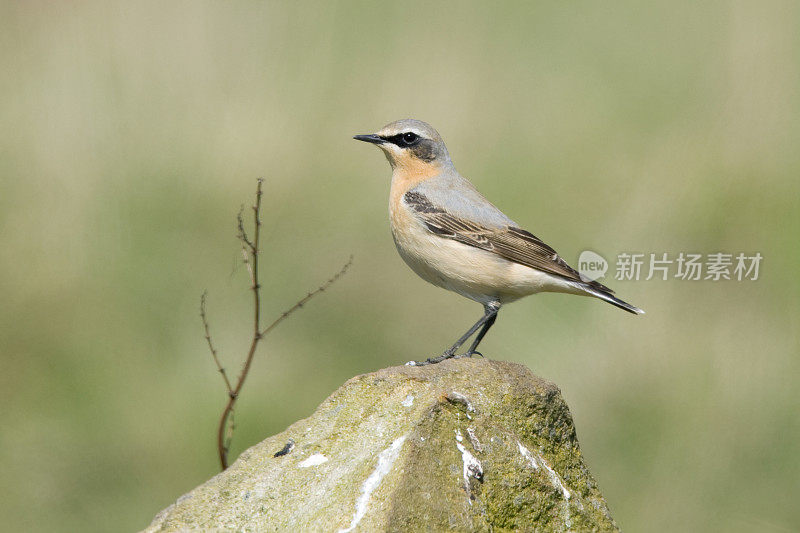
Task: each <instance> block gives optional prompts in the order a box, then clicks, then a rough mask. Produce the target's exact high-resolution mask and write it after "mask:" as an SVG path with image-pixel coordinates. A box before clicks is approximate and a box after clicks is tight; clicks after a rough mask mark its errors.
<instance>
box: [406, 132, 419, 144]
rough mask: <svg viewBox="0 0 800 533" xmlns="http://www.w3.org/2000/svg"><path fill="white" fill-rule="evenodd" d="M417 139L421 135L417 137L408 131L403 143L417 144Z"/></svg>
mask: <svg viewBox="0 0 800 533" xmlns="http://www.w3.org/2000/svg"><path fill="white" fill-rule="evenodd" d="M417 139H419V135H417V134H416V133H414V132H413V131H407V132H406V133H404V134H403V142H404V143H406V144H408V145H411V144H414V143H415V142H417Z"/></svg>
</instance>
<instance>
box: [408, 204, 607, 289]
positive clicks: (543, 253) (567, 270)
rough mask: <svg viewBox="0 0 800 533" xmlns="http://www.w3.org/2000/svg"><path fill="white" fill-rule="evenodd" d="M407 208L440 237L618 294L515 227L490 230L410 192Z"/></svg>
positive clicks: (538, 240) (535, 238)
mask: <svg viewBox="0 0 800 533" xmlns="http://www.w3.org/2000/svg"><path fill="white" fill-rule="evenodd" d="M403 199H404V200H405V202H406V204H407V205H408V206H409V207H410V208H411V209H412V210H413V211H414V212H415V213H416V214H417V216H418V217H419V218H420V219H422V221H423V222H424V224H425V226H426V227H427V228H428V229H429V230H430V231H431V232H432V233H435V234H436V235H439V236H440V237H444V238H447V239H453V240H455V241H458V242H460V243H463V244H467V245H469V246H474V247H475V248H480V249H481V250H486V251H489V252H492V253H495V254H497V255H499V256H501V257H503V258H505V259H508V260H509V261H513V262H514V263H519V264H520V265H524V266H527V267H530V268H535V269H537V270H542V271H544V272H547V273H548V274H554V275H556V276H560V277H562V278H565V279H568V280H570V281H577V282H579V283H584V284H586V285H588V286H590V287H592V288H594V289H597V290H600V291H602V292H606V293H608V294H613V293H614V291H612V290H611V289H609V288H608V287H606V286H605V285H602V284H601V283H598V282H596V281H584V280H583V279H581V276H580V274H579V273H578V272H577V271H576V270H575V269H574V268H572V267H571V266H569V265H568V264H567V262H566V261H564V260H563V259H562V258H561V257H560V256H559V255H558V254H557V253H556V251H555V250H553V249H552V248H551V247H550V246H548V245H546V244H545V243H544V242H542V240H541V239H540V238H538V237H536V236H535V235H533V234H532V233H529V232H527V231H525V230H524V229H520V228H516V227H513V226H505V227H502V228H494V229H492V228H486V227H483V226H481V225H480V224H477V223H475V222H471V221H469V220H466V219H464V218H461V217H457V216H454V215H452V214H450V213H448V212H447V211H446V210H445V209H442V208H441V207H437V206H435V205H433V203H431V201H430V200H429V199H428V198H427V197H426V196H425V195H424V194H422V193H419V192H416V191H409V192H407V193H406V194H405V195H404V196H403Z"/></svg>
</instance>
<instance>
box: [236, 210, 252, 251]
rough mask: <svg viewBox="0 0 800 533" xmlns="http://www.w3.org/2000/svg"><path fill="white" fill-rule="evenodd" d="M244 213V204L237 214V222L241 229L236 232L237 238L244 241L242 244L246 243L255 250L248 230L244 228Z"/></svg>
mask: <svg viewBox="0 0 800 533" xmlns="http://www.w3.org/2000/svg"><path fill="white" fill-rule="evenodd" d="M243 213H244V206H242V207H240V208H239V214H237V215H236V223H237V225H238V229H239V233H237V234H236V238H237V239H239V240H240V241H242V244H244V245H246V246H247V247H248V248H249V249H250V250H253V248H254V247H253V243H252V242H251V241H250V239H248V238H247V232H246V231H245V230H244V217H243Z"/></svg>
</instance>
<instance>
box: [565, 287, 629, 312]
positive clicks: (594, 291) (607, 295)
mask: <svg viewBox="0 0 800 533" xmlns="http://www.w3.org/2000/svg"><path fill="white" fill-rule="evenodd" d="M597 285H600V284H599V283H597ZM579 286H580V288H581V289H583V290H584V291H585V292H587V293H589V294H591V295H592V296H595V297H597V298H600V299H601V300H605V301H606V302H608V303H610V304H611V305H616V306H617V307H619V308H620V309H624V310H626V311H627V312H629V313H633V314H634V315H643V314H644V311H643V310H642V309H639V308H638V307H636V306H635V305H631V304H629V303H628V302H623V301H622V300H620V299H619V298H617V297H616V296H614V295H613V294H612V293H611V290H610V289H608V292H606V291H604V290H600V289H598V288H595V287H592V286H591V285H589V284H585V283H581V284H580V285H579ZM600 287H603V288H604V289H605V288H606V287H605V286H604V285H600Z"/></svg>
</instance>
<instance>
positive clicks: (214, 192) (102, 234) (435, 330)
mask: <svg viewBox="0 0 800 533" xmlns="http://www.w3.org/2000/svg"><path fill="white" fill-rule="evenodd" d="M799 27H800V7H798V4H797V3H794V2H718V3H716V2H705V3H702V5H697V4H695V3H689V2H686V3H675V2H660V3H641V2H620V3H613V4H608V3H599V2H569V3H556V2H552V3H551V2H548V3H537V4H532V3H522V2H519V3H503V4H494V3H489V2H486V3H473V4H469V3H466V2H450V3H428V2H413V1H409V2H391V3H390V2H380V3H379V2H366V1H365V2H345V3H338V2H330V3H323V2H317V3H289V2H287V3H282V4H277V3H266V4H260V3H255V2H249V3H219V4H211V3H200V2H170V3H162V2H132V3H128V2H122V3H96V4H89V3H75V2H70V3H47V2H30V3H28V2H4V3H3V4H2V7H0V61H2V63H1V64H2V71H1V72H0V90H1V91H2V92H1V93H0V94H2V100H1V101H0V120H1V121H2V124H3V127H2V129H0V231H1V233H0V238H1V239H2V240H1V241H0V242H1V243H2V247H0V249H1V250H2V252H0V269H2V270H1V272H2V275H1V276H0V295H2V306H0V349H1V350H2V367H3V371H2V372H0V401H2V412H3V417H2V418H3V423H2V432H1V433H0V467H1V468H2V476H1V477H0V494H3V496H2V498H0V523H2V528H3V529H7V530H9V531H22V530H25V531H53V530H72V531H79V530H80V531H111V530H116V531H124V530H135V529H139V528H142V527H144V526H146V525H147V524H148V523H149V522H150V520H151V519H152V517H153V516H154V515H155V513H156V512H157V511H159V510H160V509H162V508H164V507H166V506H167V505H169V504H170V503H171V502H172V501H173V500H174V499H175V498H177V497H178V496H180V495H181V494H183V493H185V492H187V491H188V490H190V489H191V488H193V487H194V486H196V485H198V484H200V483H201V482H203V481H204V480H206V479H207V478H209V477H210V476H212V475H214V474H215V473H216V472H217V471H218V467H217V462H216V461H217V459H216V450H215V428H216V423H217V418H218V416H219V413H220V410H221V409H222V406H223V404H224V402H225V398H226V397H225V392H224V388H223V386H222V383H221V380H220V379H219V376H218V375H217V373H216V372H215V369H214V366H213V363H212V360H211V357H210V355H209V354H208V352H207V349H206V346H205V344H204V343H205V340H204V338H203V332H202V326H201V322H200V319H199V317H198V304H199V298H200V294H201V293H202V292H203V290H204V289H208V291H209V315H210V320H211V326H212V331H213V333H214V336H215V339H216V342H217V345H218V347H219V349H220V353H221V357H222V358H223V360H224V361H225V363H226V366H227V367H228V368H229V370H230V371H231V372H232V373H234V374H235V373H236V372H237V371H238V370H237V369H238V365H239V362H240V361H241V360H242V358H243V356H244V353H245V351H246V348H247V344H248V336H249V328H250V318H251V315H250V313H251V310H250V299H249V298H250V295H249V294H248V292H247V279H246V272H245V270H244V269H243V268H242V266H241V264H240V256H239V252H238V247H237V242H236V240H235V215H236V212H237V211H238V209H239V206H240V205H241V204H242V203H247V204H249V203H250V202H252V197H253V192H254V189H255V180H256V178H258V177H260V176H263V177H264V178H265V180H266V181H265V198H264V204H265V214H264V224H265V226H264V247H265V253H264V255H263V268H262V270H261V276H262V280H263V285H264V293H265V300H266V301H265V302H264V315H265V317H266V320H270V319H271V317H274V316H276V315H277V314H278V313H279V312H280V311H281V310H282V309H283V308H285V307H288V306H289V305H291V304H292V303H293V302H294V301H295V300H296V299H297V298H298V297H299V296H301V295H303V294H305V292H306V291H307V290H309V289H312V288H314V287H316V286H317V285H318V284H319V283H320V282H321V281H323V280H324V279H326V278H327V277H328V276H329V275H330V274H332V273H333V272H335V271H336V270H338V269H339V267H340V266H341V264H343V263H344V262H345V261H346V260H347V257H348V256H349V255H350V254H353V255H354V256H355V261H354V265H353V267H352V269H351V271H350V273H349V274H348V275H347V276H346V277H344V278H343V279H342V280H341V281H340V282H339V283H338V284H336V285H335V286H334V287H333V288H332V289H331V290H330V291H329V292H327V293H325V294H324V295H323V296H321V297H319V298H318V299H316V300H314V301H313V302H312V303H311V304H309V305H308V306H307V308H305V309H303V310H302V311H301V312H300V313H299V314H297V315H295V316H294V317H292V319H291V320H289V321H288V322H286V323H284V324H283V325H282V326H281V327H280V328H279V329H278V330H276V331H275V332H274V334H272V335H270V336H269V337H268V338H267V339H266V341H265V342H264V343H263V344H262V347H261V349H260V352H259V354H258V357H257V359H256V362H255V365H254V368H253V371H252V374H251V375H250V378H249V382H248V385H247V387H246V388H245V391H244V394H243V397H242V399H241V401H240V404H239V409H238V411H237V417H236V421H237V424H238V431H237V433H236V438H235V453H236V454H238V453H239V452H241V451H242V450H243V449H245V448H246V447H249V446H251V445H253V444H255V443H256V442H258V441H259V440H261V439H263V438H265V437H267V436H269V435H271V434H274V433H276V432H279V431H282V430H283V429H284V428H285V427H286V426H288V425H289V424H290V423H292V422H293V421H295V420H297V419H299V418H302V417H305V416H308V415H309V414H310V413H311V412H312V411H313V410H314V408H315V407H316V406H317V405H318V404H319V403H320V402H321V401H322V400H323V399H324V398H325V397H326V396H327V395H328V394H330V393H331V392H332V391H334V390H335V389H336V388H337V387H338V386H339V385H341V384H342V383H343V382H344V381H345V380H346V379H348V378H350V377H351V376H353V375H355V374H357V373H364V372H369V371H373V370H376V369H379V368H382V367H386V366H390V365H396V364H399V363H402V362H404V361H407V360H409V359H412V358H422V357H426V356H428V355H433V354H436V353H439V352H440V351H441V350H442V349H443V348H444V347H446V346H447V345H449V343H450V342H452V341H453V340H454V339H455V338H456V337H457V336H458V335H460V334H461V333H462V332H463V330H465V329H466V328H467V326H468V325H469V324H471V323H472V322H473V321H474V320H476V319H477V318H478V317H479V316H480V314H481V309H480V307H479V306H478V305H477V304H474V303H471V302H469V301H467V300H464V299H462V298H461V297H459V296H457V295H454V294H450V293H447V292H446V291H442V290H440V289H435V288H433V287H432V286H429V285H426V284H425V283H423V282H422V281H420V280H419V279H418V278H416V276H415V275H414V274H413V273H412V272H411V271H410V270H409V269H408V268H407V267H406V266H405V265H404V264H403V263H402V261H401V259H400V258H399V257H398V256H397V254H396V252H395V250H394V245H393V244H392V242H391V238H390V235H389V230H388V220H387V212H386V211H387V197H388V187H389V174H390V171H389V167H388V165H387V163H386V161H385V160H384V158H383V156H382V155H381V154H380V153H379V152H378V151H377V150H375V149H374V148H372V147H369V146H365V145H363V144H360V143H357V142H355V141H353V140H352V139H351V136H352V135H353V134H355V133H369V132H372V131H375V130H377V129H378V128H380V127H381V126H382V125H384V124H385V123H387V122H389V121H392V120H395V119H398V118H404V117H415V118H420V119H423V120H426V121H428V122H430V123H431V124H433V125H434V126H435V127H437V128H438V129H439V131H440V132H441V133H442V135H443V136H444V138H445V140H446V141H447V143H448V146H449V148H450V152H451V154H452V156H453V159H454V161H455V162H456V164H457V167H458V168H459V170H460V171H461V172H462V174H464V175H465V176H467V177H469V178H470V179H471V180H472V181H473V182H474V183H475V184H476V185H477V186H478V188H479V189H481V191H482V192H484V194H486V195H487V196H488V197H489V198H491V199H492V200H493V201H494V202H495V203H496V204H498V205H499V206H500V207H501V208H502V209H503V210H504V211H506V212H507V213H508V214H509V215H510V216H511V217H512V218H514V219H516V220H517V221H519V222H520V223H521V224H522V225H523V226H524V227H526V228H527V229H529V230H531V231H533V232H534V233H535V234H536V235H539V236H540V237H542V238H543V239H544V240H545V241H547V242H549V243H551V244H552V245H554V246H555V247H556V249H558V250H559V252H560V253H561V254H562V255H563V256H564V257H565V258H567V260H568V261H570V262H571V263H573V264H575V263H576V261H577V256H578V254H579V253H580V251H582V250H584V249H591V250H595V251H598V252H600V253H601V254H603V255H604V256H605V257H606V258H608V259H610V260H611V261H613V260H614V258H615V257H616V255H617V254H618V253H620V252H643V253H649V252H654V253H663V252H669V253H671V254H677V253H678V252H681V251H684V252H700V253H713V252H720V251H724V252H731V253H738V252H746V253H754V252H760V253H761V254H762V255H763V256H764V261H763V263H762V265H761V276H760V279H758V280H757V281H742V282H737V281H720V282H711V281H697V282H691V281H681V280H674V279H673V280H670V281H660V280H652V281H638V282H636V281H614V280H613V277H612V279H607V280H606V281H607V283H608V284H609V285H611V286H612V287H613V288H615V289H616V290H617V293H618V294H619V295H620V296H621V297H622V298H624V299H626V300H628V301H630V302H632V303H634V304H636V305H639V306H641V307H643V308H644V309H646V310H647V315H645V316H643V317H633V316H631V315H628V314H626V313H623V312H621V311H619V310H618V309H616V308H614V307H612V306H610V305H606V304H603V303H601V302H598V301H593V300H590V299H584V298H571V297H570V298H568V297H565V296H562V295H541V296H537V297H533V298H528V299H525V300H522V301H521V302H519V303H516V304H514V305H512V306H509V307H507V308H504V310H503V311H502V313H501V318H500V320H499V321H498V323H497V325H496V326H495V328H494V329H493V330H492V332H491V333H490V334H489V335H488V337H487V339H486V341H485V342H484V344H483V345H482V350H483V351H484V353H485V354H487V355H488V356H490V357H492V358H495V359H504V360H511V361H518V362H521V363H524V364H526V365H527V366H528V367H530V368H531V369H532V370H533V371H534V372H535V373H537V374H539V375H541V376H543V377H545V378H547V379H549V380H552V381H554V382H555V383H557V384H558V385H559V386H560V387H561V389H562V391H563V394H564V396H565V398H566V399H567V401H568V402H569V405H570V407H571V409H572V413H573V415H574V418H575V423H576V426H577V429H578V435H579V438H580V441H581V444H582V447H583V451H584V453H585V456H586V458H587V461H588V464H589V465H590V467H591V469H592V471H593V473H594V475H595V477H596V478H597V480H598V482H599V484H600V487H601V489H602V490H603V492H604V494H605V496H606V498H607V500H608V503H609V507H610V508H611V510H612V513H613V515H614V517H615V518H616V520H617V522H618V524H619V525H620V526H621V527H622V528H623V529H625V530H628V531H790V530H796V529H797V528H799V527H800V506H798V505H797V497H798V494H800V492H798V489H800V481H799V480H800V461H799V460H798V444H797V443H798V442H800V422H799V421H798V405H800V387H798V377H799V376H800V364H798V345H799V344H800V343H798V340H799V339H798V319H800V284H798V282H797V276H798V264H800V251H798V237H799V236H800V216H798V207H799V206H798V202H799V199H800V182H799V181H798V177H800V151H799V150H798V147H800V126H799V125H798V117H800V96H799V95H800V32H798V28H799ZM612 276H613V272H612Z"/></svg>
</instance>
